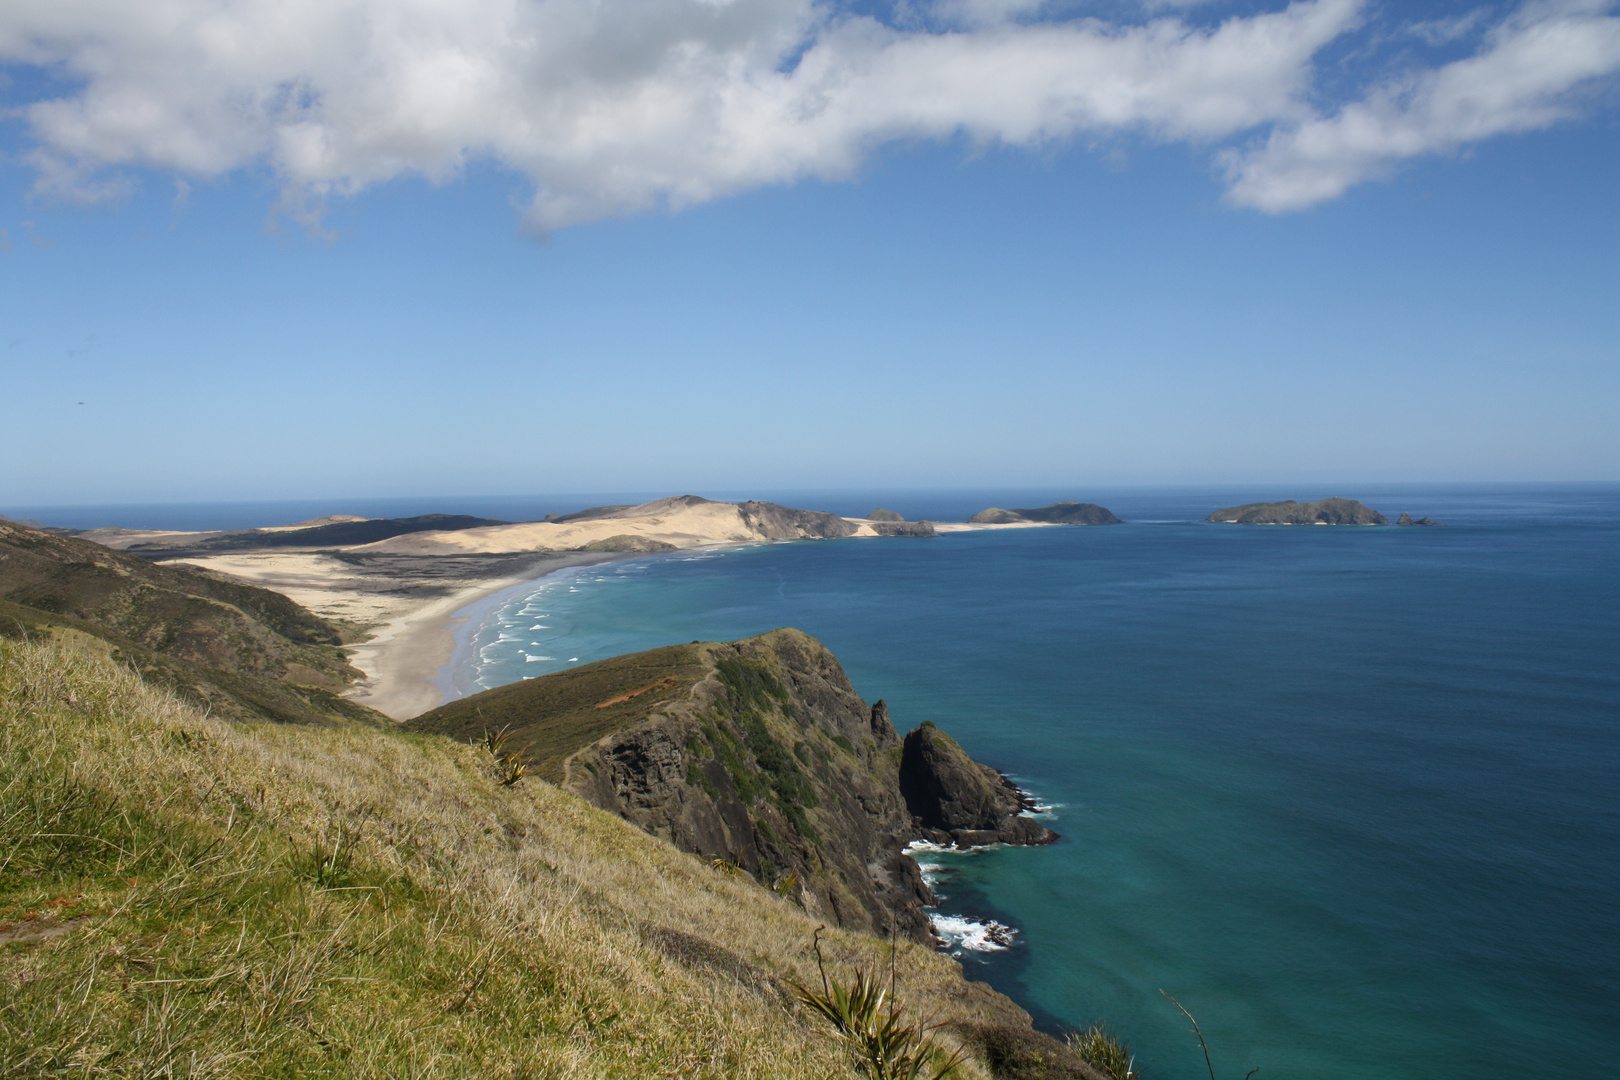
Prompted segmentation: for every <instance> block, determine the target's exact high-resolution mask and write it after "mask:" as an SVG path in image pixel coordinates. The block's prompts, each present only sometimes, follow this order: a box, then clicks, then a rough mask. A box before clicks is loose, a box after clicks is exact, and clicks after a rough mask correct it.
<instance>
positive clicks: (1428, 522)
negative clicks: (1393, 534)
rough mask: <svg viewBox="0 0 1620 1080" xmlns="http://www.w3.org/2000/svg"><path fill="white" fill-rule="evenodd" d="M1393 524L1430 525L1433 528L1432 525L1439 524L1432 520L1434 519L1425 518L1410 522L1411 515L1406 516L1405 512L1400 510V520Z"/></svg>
mask: <svg viewBox="0 0 1620 1080" xmlns="http://www.w3.org/2000/svg"><path fill="white" fill-rule="evenodd" d="M1395 524H1397V525H1430V526H1433V525H1439V524H1440V523H1439V522H1438V521H1436V520H1434V518H1427V517H1426V518H1418V519H1417V520H1416V521H1413V520H1412V515H1411V514H1408V513H1407V512H1406V511H1404V510H1402V511H1401V516H1400V518H1399V519H1398V520H1396V522H1395Z"/></svg>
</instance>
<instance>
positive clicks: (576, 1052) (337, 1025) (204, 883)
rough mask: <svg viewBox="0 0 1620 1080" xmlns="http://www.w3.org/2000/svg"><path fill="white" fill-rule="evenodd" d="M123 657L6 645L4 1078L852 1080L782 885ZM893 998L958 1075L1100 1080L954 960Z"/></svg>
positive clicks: (1, 901) (913, 963)
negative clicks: (268, 715)
mask: <svg viewBox="0 0 1620 1080" xmlns="http://www.w3.org/2000/svg"><path fill="white" fill-rule="evenodd" d="M109 652H110V650H109V648H108V647H107V646H106V644H105V643H103V642H101V641H99V640H98V639H95V638H91V637H88V636H83V635H73V636H72V640H71V641H64V640H59V641H17V640H10V641H0V946H3V949H0V1075H4V1076H7V1077H36V1076H86V1077H88V1076H132V1077H133V1076H141V1077H147V1076H164V1077H177V1078H201V1077H304V1076H309V1077H314V1076H321V1077H350V1076H355V1077H359V1076H367V1077H370V1076H377V1077H382V1076H388V1077H427V1076H433V1077H460V1076H468V1077H473V1076H476V1077H480V1078H484V1077H581V1078H590V1077H636V1078H641V1077H658V1076H670V1077H673V1076H690V1077H744V1078H751V1077H818V1078H819V1077H843V1076H851V1075H855V1074H854V1073H853V1072H852V1065H851V1060H852V1059H851V1058H850V1057H849V1056H848V1054H847V1052H846V1049H845V1046H844V1044H842V1043H841V1042H839V1041H838V1040H837V1039H835V1038H834V1037H833V1036H832V1035H831V1034H830V1032H829V1030H828V1028H827V1027H826V1025H825V1024H824V1023H823V1022H822V1021H820V1020H819V1019H818V1018H817V1017H815V1016H813V1015H812V1014H811V1013H810V1012H809V1011H808V1010H806V1009H804V1008H803V1007H801V1006H798V1005H796V1004H795V1003H794V1001H793V997H792V994H791V993H789V992H788V990H787V983H788V981H789V980H807V981H811V982H814V981H815V980H816V968H815V965H814V963H813V959H812V954H811V953H810V951H809V950H810V945H811V939H812V933H813V931H814V930H815V924H814V923H813V922H812V921H811V920H810V919H808V918H807V917H806V916H805V915H804V913H803V912H802V911H800V910H799V909H798V908H797V907H795V906H794V905H792V904H791V903H789V902H788V901H786V900H784V899H781V898H780V897H778V896H776V895H775V894H774V893H772V892H770V891H769V890H766V889H763V888H761V887H759V886H757V885H755V884H754V883H753V882H752V881H751V880H747V879H741V878H738V877H735V876H731V875H728V874H727V873H725V872H723V871H721V870H716V869H713V868H711V867H709V866H707V865H705V864H703V863H702V862H701V861H699V860H698V859H696V858H693V857H691V856H688V855H684V854H681V853H679V852H677V851H676V850H675V849H674V848H672V847H670V846H669V845H668V844H666V843H663V842H662V841H659V840H657V839H655V838H653V837H650V836H647V835H645V834H643V833H641V832H640V831H638V830H637V829H635V828H634V827H633V826H631V825H629V824H627V823H626V822H624V821H621V820H619V819H617V818H615V817H612V816H610V815H608V814H606V813H603V812H600V811H597V810H595V809H593V808H591V807H589V806H588V805H587V804H585V803H584V802H583V801H582V800H580V799H577V798H575V797H573V796H571V795H567V794H565V793H563V792H560V791H558V790H557V789H556V788H554V787H553V786H551V785H549V784H546V783H543V782H540V781H538V780H535V779H532V778H531V779H525V780H522V781H519V782H518V783H516V784H514V785H512V786H503V785H502V784H501V783H500V782H499V780H498V779H497V770H496V768H495V765H494V762H493V761H492V759H491V758H490V756H489V755H488V754H487V753H486V752H485V751H484V750H482V749H481V748H478V747H475V746H471V745H468V744H466V743H460V742H455V741H452V740H449V739H445V738H442V737H439V736H434V735H426V734H409V733H404V732H399V731H396V730H384V729H371V728H366V727H362V726H358V725H349V726H336V727H324V728H320V727H300V726H292V725H275V724H247V723H240V722H234V721H229V720H225V719H221V718H218V717H210V716H207V715H204V714H202V713H200V712H198V711H197V710H195V709H193V708H191V707H189V706H187V705H186V704H184V703H183V702H181V701H179V700H178V699H176V698H175V697H174V696H173V695H171V694H168V693H166V692H164V691H162V690H159V689H156V688H153V687H151V686H149V685H146V684H144V683H142V682H141V681H140V680H139V679H138V678H137V677H136V676H135V675H134V674H132V673H131V672H130V671H129V670H128V669H127V668H125V667H123V666H122V665H120V664H118V663H116V662H114V661H113V660H112V659H111V657H110V655H109ZM823 949H824V951H825V952H826V953H827V956H828V959H829V960H830V961H831V962H832V967H833V969H834V972H835V974H838V975H843V974H844V973H847V971H848V970H849V965H851V964H855V965H860V966H863V967H866V968H868V969H877V968H878V967H879V966H880V965H881V962H882V958H883V956H884V945H883V943H881V942H879V941H878V940H876V939H874V938H870V937H865V936H861V935H856V934H846V933H840V932H833V933H831V934H830V935H825V936H824V937H823ZM896 980H897V985H898V990H899V994H900V996H901V997H902V998H903V999H904V1000H905V1001H906V1002H907V1006H908V1009H910V1010H911V1011H912V1013H913V1015H918V1016H928V1017H932V1018H933V1019H935V1020H937V1021H939V1022H942V1023H944V1024H946V1025H947V1029H945V1030H941V1031H940V1032H939V1033H938V1038H939V1039H940V1041H941V1043H942V1044H943V1045H945V1046H955V1045H957V1044H959V1043H963V1042H964V1041H965V1043H966V1044H967V1045H968V1048H969V1049H971V1050H972V1051H973V1053H974V1055H975V1056H974V1057H973V1058H971V1059H970V1060H967V1061H965V1062H964V1063H963V1064H962V1065H961V1066H959V1068H958V1070H957V1073H956V1075H958V1076H959V1077H961V1078H962V1080H972V1078H979V1077H986V1076H989V1075H991V1073H990V1072H989V1071H988V1068H987V1066H986V1064H985V1062H986V1061H989V1060H991V1059H995V1060H996V1061H999V1062H1000V1066H999V1067H998V1070H997V1074H998V1075H1002V1076H1028V1077H1035V1076H1044V1077H1060V1076H1061V1077H1070V1076H1083V1075H1090V1074H1088V1073H1087V1072H1085V1071H1084V1070H1083V1067H1081V1066H1079V1065H1077V1064H1075V1063H1074V1062H1073V1060H1072V1059H1070V1058H1069V1057H1067V1056H1066V1052H1064V1051H1062V1048H1061V1047H1059V1046H1058V1045H1057V1044H1055V1043H1051V1042H1050V1041H1047V1042H1046V1043H1041V1042H1040V1041H1039V1040H1034V1039H1031V1038H1028V1037H1026V1035H1027V1029H1025V1034H1020V1030H1019V1024H1020V1023H1021V1022H1022V1019H1021V1016H1020V1014H1018V1012H1017V1010H1016V1009H1013V1008H1012V1007H1011V1006H1010V1005H1008V1004H1007V1003H1005V1002H1004V999H999V998H997V997H996V996H995V995H993V994H991V993H990V992H989V991H987V990H986V989H984V988H983V987H980V986H977V985H975V984H970V983H966V982H964V981H963V980H962V979H961V977H960V974H959V971H958V969H957V967H956V965H955V964H954V962H952V961H951V960H949V959H948V958H946V957H943V956H940V955H938V954H936V953H934V952H932V951H930V950H928V949H926V948H924V947H921V946H917V945H913V944H909V943H901V944H900V945H899V946H898V954H897V958H896Z"/></svg>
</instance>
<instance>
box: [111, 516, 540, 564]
mask: <svg viewBox="0 0 1620 1080" xmlns="http://www.w3.org/2000/svg"><path fill="white" fill-rule="evenodd" d="M509 524H511V522H507V521H501V520H499V519H497V518H481V517H469V516H468V515H466V514H420V515H418V516H416V517H408V518H367V519H363V520H360V521H339V522H334V523H332V524H330V525H315V526H312V527H310V528H306V529H246V530H243V531H240V532H228V533H220V534H218V535H211V536H209V537H207V538H206V539H200V540H197V541H196V542H194V543H191V544H189V545H187V547H188V549H189V550H194V551H215V552H217V551H246V550H255V549H258V548H283V547H309V548H321V547H352V546H354V545H356V544H374V543H376V542H377V541H379V540H389V539H392V538H393V537H396V536H407V535H409V534H411V533H419V532H457V531H460V530H462V529H479V528H484V527H486V526H490V525H509ZM125 550H126V551H131V552H136V553H142V552H161V553H164V554H170V553H171V552H172V551H173V550H174V544H173V543H166V542H164V541H160V540H154V541H145V542H141V543H135V544H131V545H130V546H129V547H127V548H126V549H125Z"/></svg>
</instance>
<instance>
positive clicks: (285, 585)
mask: <svg viewBox="0 0 1620 1080" xmlns="http://www.w3.org/2000/svg"><path fill="white" fill-rule="evenodd" d="M631 557H633V556H632V555H627V554H624V553H617V552H579V551H568V552H538V553H536V552H529V553H525V554H519V555H465V556H445V555H439V556H416V557H411V556H397V555H394V556H390V555H357V554H354V553H351V552H282V551H276V552H243V553H240V554H235V553H233V554H230V555H219V556H210V557H207V558H190V559H185V560H182V561H183V562H184V563H186V564H188V565H191V566H198V567H202V568H204V569H207V570H212V571H214V572H216V573H220V574H225V575H227V576H229V577H232V578H235V579H237V580H239V581H246V582H249V583H250V584H253V585H258V586H260V587H262V588H266V589H273V590H275V591H276V592H279V593H282V594H283V595H285V596H287V597H290V598H291V599H292V600H294V601H296V602H297V603H299V604H301V605H302V606H304V607H306V608H308V609H309V610H310V611H313V612H315V613H316V614H317V615H320V616H323V617H325V618H329V619H334V620H339V621H340V623H341V624H343V625H345V626H347V627H349V628H351V629H353V630H355V631H356V632H363V633H364V634H365V635H366V636H365V637H364V639H363V640H357V641H356V642H355V643H354V644H352V645H348V646H346V648H347V650H348V653H349V662H350V663H351V664H353V665H354V666H355V667H357V668H359V669H360V670H361V671H362V672H364V673H365V678H364V679H362V680H361V681H359V682H357V683H356V684H355V685H354V686H353V687H352V688H351V689H350V690H349V691H348V693H347V695H346V696H347V697H350V698H352V699H354V700H355V701H357V702H359V703H360V704H362V705H366V706H369V707H370V708H373V709H376V710H377V711H378V712H380V713H383V714H384V715H385V716H391V717H393V718H394V719H395V720H409V719H410V718H411V717H413V716H417V715H419V714H421V713H424V712H426V711H427V710H429V709H431V708H434V707H435V706H437V705H439V704H440V703H441V701H442V694H441V692H440V690H439V687H438V684H437V683H436V681H435V679H436V676H437V675H438V674H439V671H440V670H441V669H442V668H443V667H444V666H445V664H447V663H449V661H450V656H451V653H452V652H453V650H454V649H455V630H456V628H457V627H458V626H459V625H461V623H463V622H465V619H458V618H457V617H456V612H458V611H460V610H461V609H463V608H465V607H467V606H468V605H470V604H475V603H477V602H478V601H479V600H481V599H483V598H484V597H486V596H489V595H491V594H493V593H497V592H500V591H501V590H502V589H509V588H512V587H513V586H516V585H521V584H523V583H525V582H529V581H536V580H538V579H539V578H542V577H544V576H545V575H547V574H550V573H555V572H556V571H558V570H564V569H567V568H568V567H571V566H586V565H592V564H596V563H603V562H609V561H612V560H615V559H624V558H631Z"/></svg>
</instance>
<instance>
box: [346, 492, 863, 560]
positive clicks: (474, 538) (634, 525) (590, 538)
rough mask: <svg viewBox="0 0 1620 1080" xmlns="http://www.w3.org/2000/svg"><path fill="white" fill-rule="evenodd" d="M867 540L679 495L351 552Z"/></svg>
mask: <svg viewBox="0 0 1620 1080" xmlns="http://www.w3.org/2000/svg"><path fill="white" fill-rule="evenodd" d="M760 508H769V509H764V510H762V509H760ZM777 511H780V512H777ZM835 523H836V524H835ZM863 535H864V536H875V535H876V533H875V532H874V531H873V530H872V529H871V527H870V525H867V524H865V523H864V522H861V523H857V522H851V521H848V520H846V519H844V518H840V517H837V516H835V515H832V514H825V513H819V512H816V511H803V510H789V509H787V508H786V507H775V506H774V504H771V503H726V502H710V501H709V500H708V499H700V498H698V497H697V496H695V495H679V496H675V497H673V498H668V499H657V500H655V501H653V502H650V503H644V504H643V505H641V506H634V507H630V508H629V509H626V510H616V511H613V512H612V513H609V514H605V515H603V516H602V517H595V518H588V519H585V520H583V521H567V522H555V523H554V522H548V521H531V522H525V523H523V524H519V525H489V526H485V527H484V528H480V529H461V530H458V531H456V532H421V533H410V534H408V535H405V536H396V537H393V538H392V539H389V540H379V541H377V542H376V543H374V544H366V545H363V546H360V547H356V548H352V549H350V550H352V551H355V552H365V553H371V552H380V553H388V554H394V555H452V554H467V553H471V552H480V553H490V554H494V553H507V552H523V551H577V550H578V549H580V548H582V547H584V546H585V545H586V544H589V543H593V542H595V541H598V540H607V539H609V538H610V537H615V536H639V537H645V538H646V539H648V540H657V541H660V542H661V543H665V544H669V545H671V546H672V547H676V548H694V547H706V546H710V545H714V544H748V543H759V542H761V541H768V540H808V539H821V538H826V537H829V536H863Z"/></svg>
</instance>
